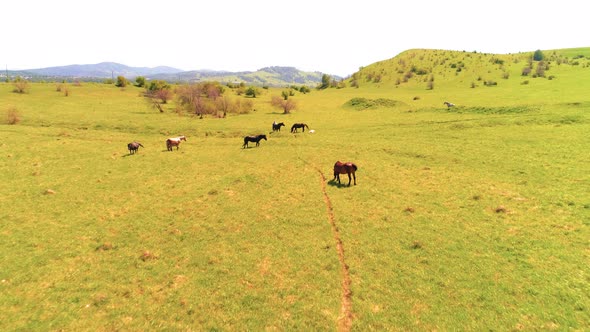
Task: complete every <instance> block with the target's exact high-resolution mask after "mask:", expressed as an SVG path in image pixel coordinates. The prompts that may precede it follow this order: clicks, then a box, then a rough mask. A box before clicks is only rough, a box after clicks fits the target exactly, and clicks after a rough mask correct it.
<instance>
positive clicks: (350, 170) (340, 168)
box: [127, 122, 358, 186]
mask: <svg viewBox="0 0 590 332" xmlns="http://www.w3.org/2000/svg"><path fill="white" fill-rule="evenodd" d="M283 126H285V124H284V123H283V122H279V123H276V122H274V123H273V124H272V130H273V131H281V127H283ZM299 128H301V129H302V131H303V132H305V128H307V129H308V130H309V126H308V125H307V124H305V123H295V124H293V126H291V132H292V133H296V132H297V129H299ZM261 140H265V141H266V140H267V137H266V135H265V134H260V135H252V136H245V137H244V145H242V148H247V147H248V143H250V142H254V143H256V146H259V145H260V141H261ZM182 141H185V142H186V136H184V135H182V136H178V137H170V138H168V139H166V149H167V150H168V151H174V149H173V148H174V147H176V150H178V148H179V147H180V142H182ZM139 147H142V148H143V147H144V146H143V145H142V144H141V143H140V142H137V141H134V142H131V143H129V144H127V149H128V150H129V155H132V154H135V153H137V152H138V150H139ZM357 169H358V168H357V166H356V165H355V164H354V163H352V162H346V163H343V162H340V161H337V162H336V163H335V164H334V179H333V180H332V182H336V181H338V184H339V185H340V174H347V175H348V185H349V186H350V183H351V181H352V179H354V185H355V186H356V171H357Z"/></svg>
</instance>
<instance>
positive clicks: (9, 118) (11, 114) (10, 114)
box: [6, 107, 20, 125]
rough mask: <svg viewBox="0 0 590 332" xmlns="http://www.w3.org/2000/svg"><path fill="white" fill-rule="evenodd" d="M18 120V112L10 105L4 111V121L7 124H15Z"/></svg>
mask: <svg viewBox="0 0 590 332" xmlns="http://www.w3.org/2000/svg"><path fill="white" fill-rule="evenodd" d="M19 122H20V114H19V113H18V111H17V109H16V108H14V107H11V108H9V109H8V111H7V112H6V123H7V124H9V125H15V124H17V123H19Z"/></svg>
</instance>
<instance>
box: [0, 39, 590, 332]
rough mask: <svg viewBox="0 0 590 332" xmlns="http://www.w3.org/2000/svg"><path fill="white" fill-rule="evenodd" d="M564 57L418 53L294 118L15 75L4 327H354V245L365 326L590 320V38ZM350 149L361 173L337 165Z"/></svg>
mask: <svg viewBox="0 0 590 332" xmlns="http://www.w3.org/2000/svg"><path fill="white" fill-rule="evenodd" d="M543 53H544V55H545V57H544V59H545V60H544V61H547V64H548V65H549V69H548V70H547V69H545V77H543V76H537V77H535V78H533V77H532V76H530V74H529V76H522V70H523V68H524V67H525V66H528V65H532V67H531V68H533V72H535V70H536V69H535V68H537V66H538V63H536V62H532V63H529V62H528V60H527V59H530V58H531V57H532V55H533V53H532V52H531V53H528V54H518V55H486V54H479V53H467V52H451V51H441V50H411V51H408V52H404V53H403V54H401V55H400V56H398V57H396V58H393V59H391V60H388V61H383V62H380V63H376V64H374V65H371V66H367V67H365V68H363V69H362V70H361V71H359V73H357V74H355V76H354V77H353V78H351V82H352V81H354V82H356V83H354V84H352V85H353V86H357V87H353V86H351V82H347V84H345V85H346V87H344V88H340V89H338V88H327V89H325V90H322V91H311V92H310V93H307V94H301V93H295V95H294V96H292V97H289V98H293V99H294V100H296V101H297V103H298V105H299V107H298V109H297V110H294V111H292V112H291V114H282V112H281V111H278V110H276V109H275V108H273V107H272V105H271V103H270V102H271V97H272V96H274V95H280V94H281V91H282V90H281V89H276V90H275V89H261V95H259V96H257V98H247V99H248V100H251V101H252V103H253V104H252V107H253V109H256V111H251V112H250V113H247V114H240V115H234V114H230V115H229V116H227V117H226V118H217V117H213V116H205V117H204V118H203V119H200V118H199V117H198V116H195V115H193V114H189V113H187V112H184V111H176V110H177V108H176V106H177V105H176V101H170V102H169V103H167V104H165V105H164V112H163V113H160V112H159V111H157V110H154V109H152V108H150V107H149V105H148V104H147V103H146V102H145V100H144V98H143V96H142V92H143V90H142V89H139V88H136V87H132V86H128V87H127V88H125V89H119V88H116V87H114V86H112V85H105V84H96V85H93V84H82V85H80V86H70V87H69V91H70V93H69V94H68V96H65V95H64V94H63V93H59V92H56V91H55V86H54V85H53V84H37V83H32V84H30V87H29V89H28V92H27V93H22V94H20V93H13V92H12V90H13V86H12V85H11V84H2V85H0V100H2V104H1V105H0V111H2V112H3V114H10V115H11V118H15V117H16V118H19V121H16V122H13V123H14V124H2V125H0V133H1V136H2V142H0V156H1V158H0V182H1V183H2V184H3V185H2V186H0V222H1V226H0V227H1V228H0V250H1V251H2V253H3V255H2V258H0V309H1V310H0V326H1V327H2V329H3V330H228V331H229V330H256V331H258V330H308V331H317V330H335V329H337V328H341V329H343V330H346V329H347V327H346V325H345V324H341V323H342V322H341V320H339V318H341V317H343V316H346V312H342V310H341V307H342V303H343V302H345V301H344V300H343V293H344V292H343V279H344V273H343V269H342V265H341V262H340V260H339V257H338V252H337V248H338V243H339V242H340V243H341V244H342V247H343V248H344V262H345V264H346V266H347V267H348V269H347V270H346V271H347V272H348V274H349V277H350V290H351V297H350V300H351V304H352V305H351V310H352V327H351V328H352V330H355V331H366V330H400V331H407V330H477V331H480V330H491V329H493V330H552V329H556V330H569V329H571V330H586V329H587V328H588V326H590V299H589V296H588V294H590V268H589V264H588V263H589V262H590V247H589V242H588V239H590V230H589V227H590V194H589V190H588V189H589V188H590V166H589V165H590V164H589V163H588V156H589V155H588V148H589V147H590V136H589V135H588V133H589V132H590V114H589V109H590V95H589V94H588V93H587V92H588V91H589V88H590V68H589V67H588V61H589V60H588V56H590V50H588V49H578V50H563V51H555V52H553V51H544V52H543ZM502 61H503V63H502V64H500V62H502ZM576 62H577V64H574V63H576ZM453 65H454V66H453ZM412 68H416V69H415V70H413V69H412ZM458 68H461V71H458V70H457V69H458ZM408 72H412V73H413V74H412V76H411V77H409V78H408V80H407V81H406V82H403V78H404V76H405V75H406V74H407V73H408ZM506 72H507V73H508V75H505V74H504V73H506ZM418 73H424V74H418ZM376 74H379V75H380V78H379V80H378V81H376V80H375V77H376V76H375V75H376ZM550 75H552V76H553V79H549V76H550ZM408 76H409V75H408ZM430 76H432V77H433V80H431V78H430ZM506 76H507V77H506ZM369 77H371V79H369ZM480 77H481V80H479V79H478V78H480ZM398 79H399V82H398ZM525 80H528V81H529V83H528V84H522V82H523V81H525ZM429 81H430V82H434V85H433V86H431V87H429V86H428V82H429ZM482 82H497V84H495V85H491V84H488V85H484V84H483V83H482ZM471 83H475V84H474V85H475V86H474V87H473V86H472V84H471ZM226 92H228V93H230V92H231V91H230V90H227V91H226ZM233 97H236V98H237V97H238V96H233ZM239 98H244V97H243V96H239ZM445 100H448V101H450V102H453V103H455V104H456V106H455V107H453V108H450V109H448V108H447V107H446V106H444V105H443V101H445ZM353 104H354V105H362V108H360V109H357V108H355V107H351V106H354V105H353ZM275 120H276V121H283V122H285V123H286V125H287V127H286V128H289V127H290V125H291V124H293V123H294V122H305V123H307V124H309V126H310V128H311V129H314V130H315V133H313V134H310V133H308V132H306V133H304V134H303V133H298V134H290V133H288V130H285V129H286V128H283V131H282V132H281V133H273V134H268V132H269V131H270V128H271V124H272V122H273V121H275ZM261 133H266V134H268V136H269V138H268V141H262V143H261V145H260V146H259V147H252V148H248V149H242V144H243V140H242V139H243V136H245V135H253V134H261ZM178 135H186V136H187V141H186V142H182V144H181V145H180V149H179V150H178V151H176V150H174V151H173V152H168V151H166V147H165V144H164V141H165V139H166V138H167V137H169V136H178ZM134 140H137V141H139V142H141V143H142V144H143V145H144V146H145V148H140V149H139V151H138V153H137V154H134V155H132V156H129V155H128V151H127V143H129V142H131V141H134ZM336 160H341V161H353V162H355V163H356V164H357V165H358V166H359V170H358V172H357V182H358V185H357V186H351V187H346V186H337V185H335V184H333V183H331V182H329V181H328V182H327V183H326V182H324V181H323V177H322V176H325V177H326V178H327V180H330V179H331V178H332V174H331V168H332V165H333V163H334V162H335V161H336ZM324 191H325V194H324ZM326 197H328V199H329V200H326ZM328 203H329V204H330V205H329V207H330V208H328ZM331 221H333V222H334V223H335V224H336V226H337V227H336V228H337V233H336V232H335V231H334V228H333V227H332V225H331V224H330V222H331Z"/></svg>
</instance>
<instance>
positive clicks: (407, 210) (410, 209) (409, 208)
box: [404, 206, 416, 213]
mask: <svg viewBox="0 0 590 332" xmlns="http://www.w3.org/2000/svg"><path fill="white" fill-rule="evenodd" d="M415 211H416V209H414V208H413V207H411V206H408V207H407V208H405V209H404V212H407V213H414V212H415Z"/></svg>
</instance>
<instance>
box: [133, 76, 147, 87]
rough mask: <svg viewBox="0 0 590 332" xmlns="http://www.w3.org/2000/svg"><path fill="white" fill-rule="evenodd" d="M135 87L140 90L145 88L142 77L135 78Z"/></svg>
mask: <svg viewBox="0 0 590 332" xmlns="http://www.w3.org/2000/svg"><path fill="white" fill-rule="evenodd" d="M135 85H136V86H138V87H140V88H143V87H144V86H145V77H143V76H137V77H136V78H135Z"/></svg>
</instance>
